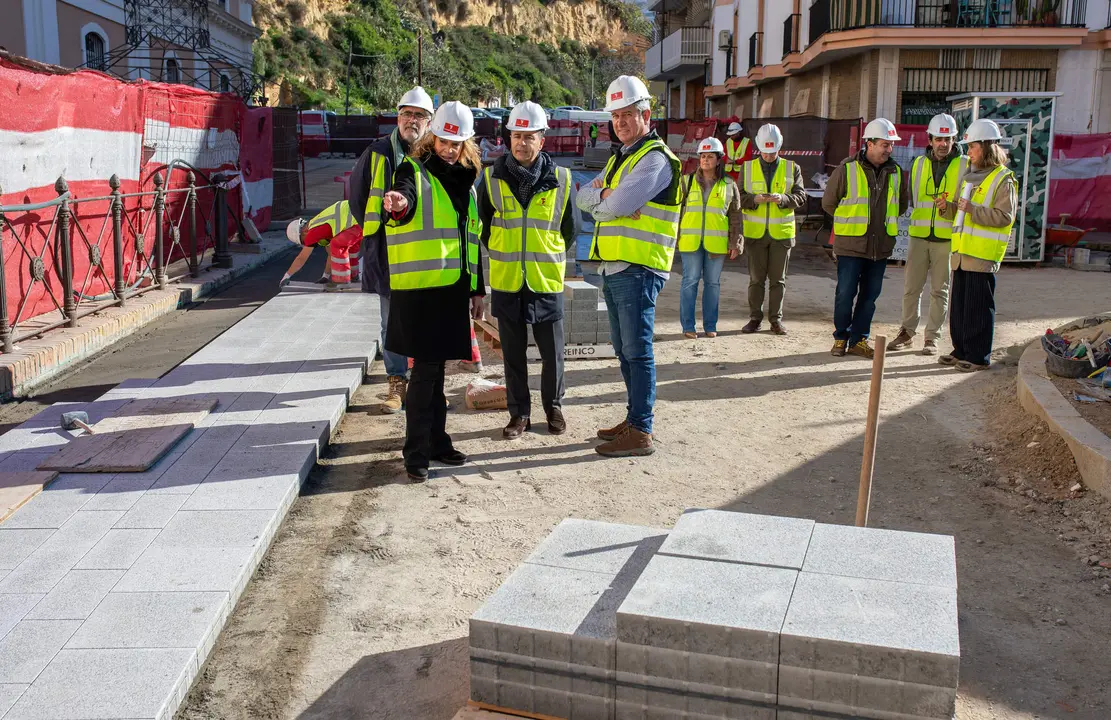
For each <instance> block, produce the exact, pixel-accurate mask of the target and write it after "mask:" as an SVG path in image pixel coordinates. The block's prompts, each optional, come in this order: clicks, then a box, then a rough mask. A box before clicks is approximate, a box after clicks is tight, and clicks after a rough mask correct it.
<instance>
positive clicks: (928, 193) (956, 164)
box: [907, 155, 968, 238]
mask: <svg viewBox="0 0 1111 720" xmlns="http://www.w3.org/2000/svg"><path fill="white" fill-rule="evenodd" d="M967 162H968V160H967V158H965V156H964V155H960V156H958V157H955V158H953V159H952V160H950V161H949V167H947V168H945V175H944V176H943V177H942V179H941V185H939V186H936V187H935V186H934V169H933V162H932V161H931V160H930V159H929V158H928V157H927V156H925V155H921V156H919V157H916V158H915V159H914V164H913V165H912V166H911V169H910V196H911V207H910V227H909V228H908V230H907V232H908V233H909V234H910V236H911V237H917V238H924V237H929V236H930V228H933V232H934V235H935V236H936V237H939V238H951V237H952V236H953V221H952V220H946V219H945V218H943V217H942V216H941V215H940V214H938V212H937V206H936V205H934V198H935V197H937V196H938V195H940V194H941V193H943V192H944V193H947V196H948V197H950V198H955V197H957V195H956V188H957V178H958V177H960V176H961V173H963V172H964V170H965V165H966V164H967Z"/></svg>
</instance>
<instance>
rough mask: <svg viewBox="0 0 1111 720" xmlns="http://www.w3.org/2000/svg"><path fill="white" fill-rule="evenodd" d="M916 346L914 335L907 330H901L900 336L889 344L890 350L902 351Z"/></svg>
mask: <svg viewBox="0 0 1111 720" xmlns="http://www.w3.org/2000/svg"><path fill="white" fill-rule="evenodd" d="M913 344H914V335H913V334H911V333H910V332H909V331H908V330H907V329H906V328H899V334H898V335H896V336H895V339H894V340H892V341H891V342H889V343H887V349H888V350H902V349H903V348H908V347H910V346H911V345H913Z"/></svg>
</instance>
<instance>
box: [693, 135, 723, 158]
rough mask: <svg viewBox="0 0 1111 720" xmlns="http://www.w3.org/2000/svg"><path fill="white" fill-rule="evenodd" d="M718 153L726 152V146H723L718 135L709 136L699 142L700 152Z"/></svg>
mask: <svg viewBox="0 0 1111 720" xmlns="http://www.w3.org/2000/svg"><path fill="white" fill-rule="evenodd" d="M711 152H712V153H718V154H719V155H724V154H725V148H724V147H722V146H721V140H718V139H717V138H716V137H708V138H706V139H705V140H703V141H702V142H701V143H699V144H698V154H699V155H701V154H702V153H711Z"/></svg>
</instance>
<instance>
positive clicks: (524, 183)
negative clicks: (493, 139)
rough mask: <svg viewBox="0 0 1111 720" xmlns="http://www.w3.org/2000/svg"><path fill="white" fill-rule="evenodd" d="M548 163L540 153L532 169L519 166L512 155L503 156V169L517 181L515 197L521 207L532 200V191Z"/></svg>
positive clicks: (543, 154) (545, 155)
mask: <svg viewBox="0 0 1111 720" xmlns="http://www.w3.org/2000/svg"><path fill="white" fill-rule="evenodd" d="M548 162H551V161H550V160H549V159H548V155H547V154H546V153H540V155H539V157H537V158H536V162H534V163H533V164H532V167H525V166H523V165H521V164H520V163H519V162H517V158H515V157H513V155H512V154H509V155H506V156H505V169H506V170H508V171H509V174H510V175H511V176H513V179H514V180H516V181H517V188H516V190H517V191H516V193H515V195H516V196H517V200H518V201H519V202H520V203H521V204H522V205H528V202H529V200H531V199H532V189H533V188H534V187H535V186H536V184H537V183H538V182H540V177H541V176H542V175H543V174H544V171H545V170H546V168H547V165H546V163H548Z"/></svg>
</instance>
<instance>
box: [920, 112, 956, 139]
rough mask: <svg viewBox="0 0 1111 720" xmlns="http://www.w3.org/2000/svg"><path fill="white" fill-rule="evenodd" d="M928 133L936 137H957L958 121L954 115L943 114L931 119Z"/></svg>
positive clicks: (927, 129)
mask: <svg viewBox="0 0 1111 720" xmlns="http://www.w3.org/2000/svg"><path fill="white" fill-rule="evenodd" d="M926 132H927V133H928V134H930V135H933V136H934V137H956V136H957V121H956V119H955V118H954V117H953V116H952V115H947V114H946V113H941V114H940V115H934V116H933V117H932V118H930V125H929V127H927V128H926Z"/></svg>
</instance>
